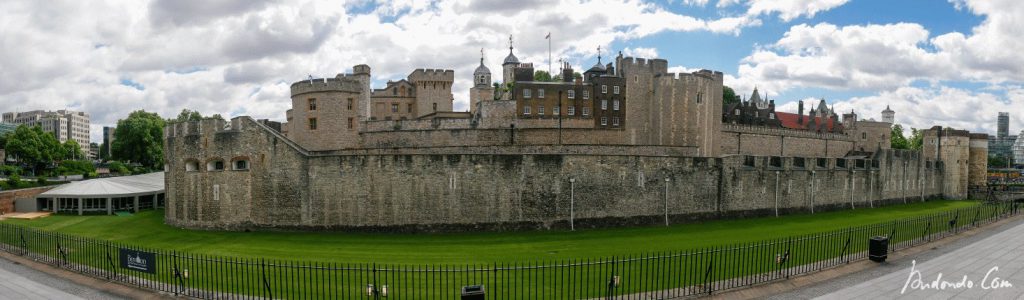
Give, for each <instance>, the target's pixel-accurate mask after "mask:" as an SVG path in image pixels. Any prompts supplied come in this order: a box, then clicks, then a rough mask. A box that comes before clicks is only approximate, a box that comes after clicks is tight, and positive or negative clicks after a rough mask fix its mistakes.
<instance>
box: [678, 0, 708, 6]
mask: <svg viewBox="0 0 1024 300" xmlns="http://www.w3.org/2000/svg"><path fill="white" fill-rule="evenodd" d="M683 4H685V5H689V6H705V5H708V0H683Z"/></svg>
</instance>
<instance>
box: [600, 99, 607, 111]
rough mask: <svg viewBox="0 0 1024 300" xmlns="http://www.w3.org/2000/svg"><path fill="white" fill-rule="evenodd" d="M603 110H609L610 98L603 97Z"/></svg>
mask: <svg viewBox="0 0 1024 300" xmlns="http://www.w3.org/2000/svg"><path fill="white" fill-rule="evenodd" d="M601 110H608V99H601Z"/></svg>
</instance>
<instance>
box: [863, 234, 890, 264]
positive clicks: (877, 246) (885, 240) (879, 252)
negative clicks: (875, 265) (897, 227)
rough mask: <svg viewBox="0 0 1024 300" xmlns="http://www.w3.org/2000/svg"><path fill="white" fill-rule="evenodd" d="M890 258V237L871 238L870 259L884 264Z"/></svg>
mask: <svg viewBox="0 0 1024 300" xmlns="http://www.w3.org/2000/svg"><path fill="white" fill-rule="evenodd" d="M888 257H889V237H884V236H876V237H873V238H871V243H870V245H869V246H868V259H871V261H874V262H884V261H885V259H886V258H888Z"/></svg>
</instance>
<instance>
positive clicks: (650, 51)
mask: <svg viewBox="0 0 1024 300" xmlns="http://www.w3.org/2000/svg"><path fill="white" fill-rule="evenodd" d="M622 55H625V56H630V57H644V58H657V57H658V49H654V48H644V47H636V48H629V47H626V49H622Z"/></svg>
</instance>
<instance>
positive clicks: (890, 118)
mask: <svg viewBox="0 0 1024 300" xmlns="http://www.w3.org/2000/svg"><path fill="white" fill-rule="evenodd" d="M882 122H886V123H889V124H893V123H896V112H895V111H893V110H892V109H890V108H889V106H888V105H886V106H885V110H883V111H882Z"/></svg>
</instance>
